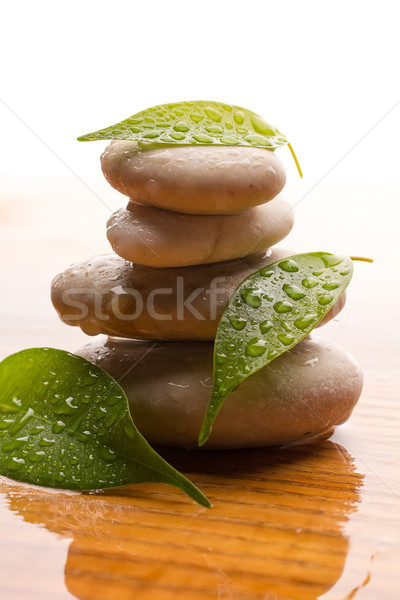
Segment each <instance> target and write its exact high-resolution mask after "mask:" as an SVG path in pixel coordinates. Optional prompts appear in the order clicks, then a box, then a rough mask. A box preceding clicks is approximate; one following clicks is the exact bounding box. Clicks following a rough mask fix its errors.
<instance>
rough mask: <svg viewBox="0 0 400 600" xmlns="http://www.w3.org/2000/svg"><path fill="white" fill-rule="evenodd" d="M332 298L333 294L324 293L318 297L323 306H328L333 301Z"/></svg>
mask: <svg viewBox="0 0 400 600" xmlns="http://www.w3.org/2000/svg"><path fill="white" fill-rule="evenodd" d="M332 300H333V296H331V294H324V295H323V296H320V297H319V298H318V304H321V306H326V305H327V304H329V302H332Z"/></svg>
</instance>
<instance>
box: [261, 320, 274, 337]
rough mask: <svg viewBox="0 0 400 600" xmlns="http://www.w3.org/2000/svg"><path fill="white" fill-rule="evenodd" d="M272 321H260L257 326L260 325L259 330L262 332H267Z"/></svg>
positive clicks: (270, 327) (271, 325)
mask: <svg viewBox="0 0 400 600" xmlns="http://www.w3.org/2000/svg"><path fill="white" fill-rule="evenodd" d="M273 326H274V325H273V323H271V321H268V320H267V321H263V322H262V323H260V325H259V327H260V331H261V333H262V334H265V333H268V331H270V330H271V329H272V327H273Z"/></svg>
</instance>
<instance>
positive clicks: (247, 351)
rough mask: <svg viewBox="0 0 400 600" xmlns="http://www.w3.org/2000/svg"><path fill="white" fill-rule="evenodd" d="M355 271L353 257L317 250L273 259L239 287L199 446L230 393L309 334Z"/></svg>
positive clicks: (219, 343)
mask: <svg viewBox="0 0 400 600" xmlns="http://www.w3.org/2000/svg"><path fill="white" fill-rule="evenodd" d="M352 273H353V263H352V261H351V259H350V258H348V257H345V256H336V255H333V254H328V253H326V252H312V253H310V254H297V255H294V256H290V257H288V258H286V259H284V260H279V261H277V262H275V263H272V264H270V265H268V266H267V267H265V268H264V269H260V270H259V271H256V272H255V273H253V274H252V275H250V276H249V277H247V278H246V279H245V280H244V281H243V282H242V283H241V284H240V285H239V287H238V288H237V290H236V291H235V293H234V295H233V296H232V298H231V300H230V302H229V305H228V306H227V308H226V309H225V311H224V313H223V315H222V318H221V321H220V323H219V326H218V330H217V336H216V339H215V345H214V385H213V390H212V393H211V399H210V403H209V405H208V409H207V414H206V416H205V419H204V421H203V425H202V428H201V431H200V436H199V445H202V444H204V443H205V442H206V440H207V438H208V436H209V435H210V431H211V427H212V424H213V422H214V420H215V418H216V416H217V414H218V412H219V410H220V408H221V406H222V404H223V402H224V400H225V398H226V396H228V394H230V393H231V392H232V391H233V390H234V389H235V388H236V387H237V386H238V385H239V384H240V383H241V382H242V381H243V380H244V379H246V378H247V377H249V375H251V374H252V373H255V372H256V371H259V370H260V369H262V368H263V367H265V365H267V364H268V363H270V362H271V361H272V360H274V358H277V357H278V356H280V355H281V354H283V353H284V352H286V351H287V350H290V348H293V346H295V345H296V344H298V343H299V342H300V341H301V340H302V339H303V338H304V337H305V336H306V335H308V334H309V333H310V331H311V330H312V329H314V327H315V326H316V325H317V324H318V323H319V322H320V321H321V319H323V317H324V316H325V315H326V314H327V312H328V311H329V310H330V309H331V308H332V306H333V305H334V304H335V302H336V301H337V299H338V298H339V296H340V295H341V294H342V293H343V292H344V290H345V289H346V287H347V286H348V284H349V282H350V279H351V276H352Z"/></svg>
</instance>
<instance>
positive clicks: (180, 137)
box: [169, 133, 185, 140]
mask: <svg viewBox="0 0 400 600" xmlns="http://www.w3.org/2000/svg"><path fill="white" fill-rule="evenodd" d="M169 136H170V137H171V138H172V139H173V140H184V139H185V135H184V134H183V133H170V134H169Z"/></svg>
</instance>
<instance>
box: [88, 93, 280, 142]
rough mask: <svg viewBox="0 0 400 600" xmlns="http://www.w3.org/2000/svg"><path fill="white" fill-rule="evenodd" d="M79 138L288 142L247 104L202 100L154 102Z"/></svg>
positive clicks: (150, 140) (148, 140) (90, 139)
mask: <svg viewBox="0 0 400 600" xmlns="http://www.w3.org/2000/svg"><path fill="white" fill-rule="evenodd" d="M78 140H79V141H80V142H90V141H93V140H133V141H136V142H138V143H139V144H140V145H141V146H145V147H146V146H159V145H170V146H171V145H181V144H183V145H193V144H195V145H196V144H197V145H209V144H219V145H223V146H256V147H260V148H267V149H269V150H274V149H275V148H278V147H279V146H284V145H285V144H287V143H288V141H287V139H286V137H285V136H284V135H283V134H282V133H280V131H278V130H277V129H276V128H275V127H273V126H272V125H270V124H269V123H267V122H266V121H264V119H263V118H262V117H260V116H259V115H257V114H256V113H254V112H252V111H250V110H247V109H246V108H241V107H240V106H234V105H233V104H223V103H221V102H208V101H201V100H200V101H195V102H194V101H193V102H175V103H173V104H161V105H159V106H154V107H152V108H148V109H147V110H143V111H141V112H139V113H137V114H136V115H132V116H131V117H129V118H128V119H125V120H124V121H121V122H120V123H116V124H115V125H112V126H111V127H106V128H105V129H100V130H99V131H95V132H94V133H88V134H86V135H82V136H81V137H79V138H78Z"/></svg>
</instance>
